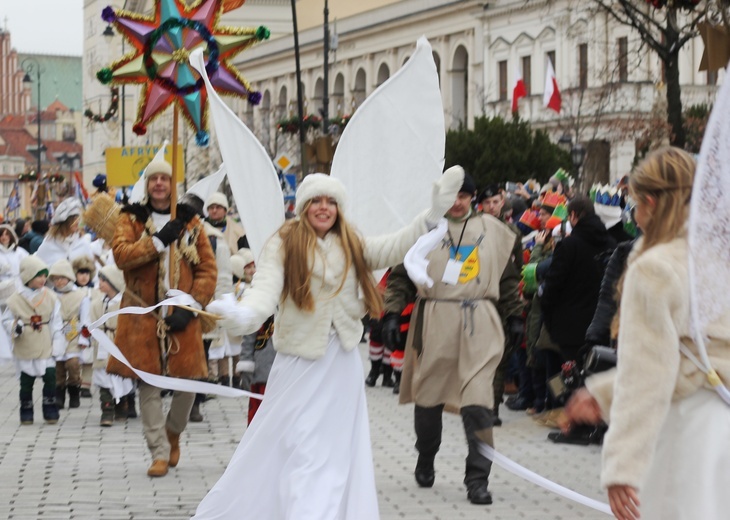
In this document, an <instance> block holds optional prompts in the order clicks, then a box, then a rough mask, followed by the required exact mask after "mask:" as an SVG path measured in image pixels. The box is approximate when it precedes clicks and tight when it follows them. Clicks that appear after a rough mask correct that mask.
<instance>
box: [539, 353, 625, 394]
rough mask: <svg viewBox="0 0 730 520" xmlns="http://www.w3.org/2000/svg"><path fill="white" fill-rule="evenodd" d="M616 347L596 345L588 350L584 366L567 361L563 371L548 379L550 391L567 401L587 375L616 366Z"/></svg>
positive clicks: (562, 368)
mask: <svg viewBox="0 0 730 520" xmlns="http://www.w3.org/2000/svg"><path fill="white" fill-rule="evenodd" d="M616 358H617V356H616V349H614V348H611V347H604V346H602V345H596V346H594V347H592V348H591V349H590V350H589V351H588V355H587V356H586V358H585V363H584V364H583V368H581V367H580V366H579V365H578V363H577V362H576V361H566V362H565V363H563V365H562V367H561V371H560V373H559V374H557V375H556V376H554V377H552V378H550V380H549V381H548V388H549V389H550V393H551V394H552V395H553V397H554V398H555V399H556V401H558V402H559V403H565V402H566V401H567V400H568V397H570V394H572V393H573V391H574V390H577V389H578V388H580V387H582V386H583V385H584V383H585V380H586V377H588V376H591V375H593V374H597V373H598V372H605V371H606V370H610V369H611V368H613V367H615V366H616Z"/></svg>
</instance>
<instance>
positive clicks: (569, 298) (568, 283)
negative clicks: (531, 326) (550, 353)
mask: <svg viewBox="0 0 730 520" xmlns="http://www.w3.org/2000/svg"><path fill="white" fill-rule="evenodd" d="M615 247H616V241H615V240H614V239H613V238H612V237H611V236H610V235H609V234H608V232H607V231H606V227H605V226H604V225H603V223H602V222H601V219H600V218H598V217H597V216H596V215H589V216H586V217H583V218H582V219H580V220H579V221H578V223H577V224H576V225H575V228H573V231H572V232H571V234H570V236H568V237H566V238H564V239H563V240H562V241H561V242H560V243H559V244H558V245H557V246H556V248H555V253H554V254H553V261H552V264H551V265H550V269H549V270H548V272H547V274H546V276H545V282H544V284H543V292H542V297H541V303H542V312H543V318H544V320H545V325H546V327H547V329H548V332H549V333H550V337H551V338H552V340H553V341H554V342H555V343H557V344H558V345H560V347H561V349H563V350H564V352H563V355H564V356H565V357H566V358H569V359H574V355H575V352H574V350H577V348H578V347H580V346H582V345H583V343H584V341H585V335H586V330H587V329H588V325H590V323H591V320H592V319H593V313H594V312H595V310H596V304H597V302H598V292H599V290H600V287H601V279H602V278H603V267H602V266H601V265H600V262H599V259H598V258H597V257H598V256H599V255H601V253H603V252H605V251H606V250H609V249H614V248H615ZM566 347H567V351H566Z"/></svg>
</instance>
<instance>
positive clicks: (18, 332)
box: [15, 320, 23, 337]
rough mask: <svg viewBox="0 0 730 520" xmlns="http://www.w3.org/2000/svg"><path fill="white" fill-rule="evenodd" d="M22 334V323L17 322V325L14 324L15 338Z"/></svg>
mask: <svg viewBox="0 0 730 520" xmlns="http://www.w3.org/2000/svg"><path fill="white" fill-rule="evenodd" d="M22 333H23V322H22V321H20V320H18V323H16V324H15V337H18V336H20V335H21V334H22Z"/></svg>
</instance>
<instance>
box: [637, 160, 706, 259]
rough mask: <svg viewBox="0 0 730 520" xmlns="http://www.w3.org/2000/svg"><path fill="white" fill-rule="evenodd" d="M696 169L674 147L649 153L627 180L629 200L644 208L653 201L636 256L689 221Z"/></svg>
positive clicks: (680, 229) (676, 234) (671, 235)
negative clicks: (634, 200)
mask: <svg viewBox="0 0 730 520" xmlns="http://www.w3.org/2000/svg"><path fill="white" fill-rule="evenodd" d="M696 167H697V165H696V163H695V160H694V159H693V158H692V156H691V155H690V154H688V153H687V152H685V151H684V150H681V149H679V148H674V147H665V148H660V149H659V150H656V151H655V152H653V153H651V154H650V155H649V156H648V157H647V158H646V159H644V160H643V161H642V162H641V163H640V164H639V166H638V167H637V168H636V170H634V172H633V173H632V174H631V176H630V178H629V192H630V193H631V196H632V197H633V198H634V199H636V200H640V201H641V202H642V203H644V204H648V200H649V198H652V199H653V200H654V201H655V205H654V207H653V211H652V213H651V217H650V219H649V222H648V223H646V225H645V226H644V228H645V229H642V232H643V235H644V238H643V245H642V247H641V250H640V252H639V253H643V252H644V251H646V250H647V249H649V248H650V247H653V246H655V245H657V244H662V243H665V242H669V241H671V240H673V239H674V238H676V237H677V236H678V235H680V234H681V233H682V232H683V230H684V226H685V222H686V221H687V218H688V217H689V200H690V196H691V195H692V183H693V181H694V176H695V169H696Z"/></svg>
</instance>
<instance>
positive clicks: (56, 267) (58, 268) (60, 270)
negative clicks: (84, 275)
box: [48, 258, 76, 282]
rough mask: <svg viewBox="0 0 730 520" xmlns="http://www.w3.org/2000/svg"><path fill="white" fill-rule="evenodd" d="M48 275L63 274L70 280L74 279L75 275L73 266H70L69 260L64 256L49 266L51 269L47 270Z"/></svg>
mask: <svg viewBox="0 0 730 520" xmlns="http://www.w3.org/2000/svg"><path fill="white" fill-rule="evenodd" d="M48 276H63V277H64V278H68V279H69V280H71V281H72V282H73V281H74V280H76V275H75V274H74V269H73V267H71V262H69V261H68V260H66V259H65V258H62V259H61V260H59V261H57V262H56V263H55V264H53V265H52V266H51V270H50V271H48Z"/></svg>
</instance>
